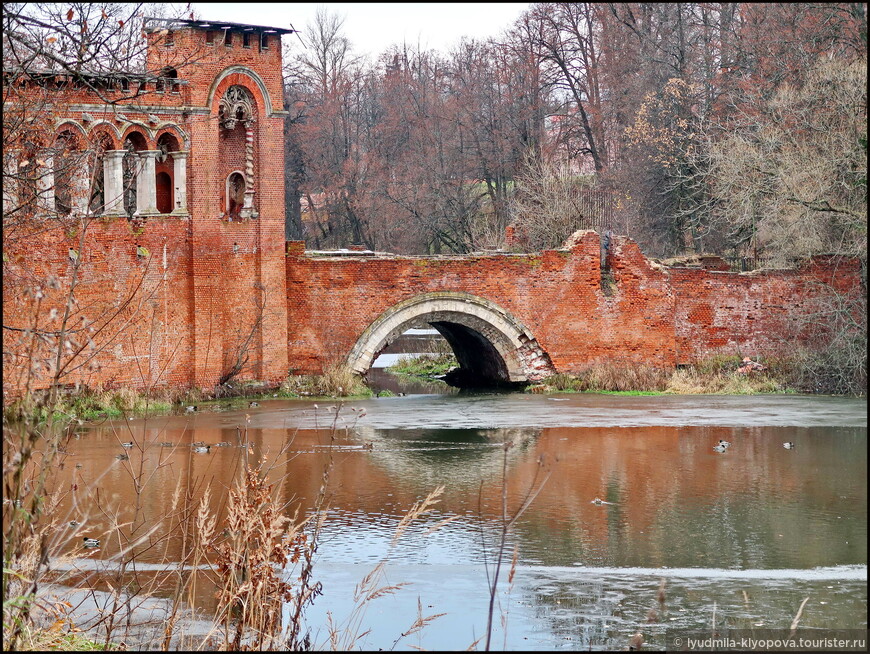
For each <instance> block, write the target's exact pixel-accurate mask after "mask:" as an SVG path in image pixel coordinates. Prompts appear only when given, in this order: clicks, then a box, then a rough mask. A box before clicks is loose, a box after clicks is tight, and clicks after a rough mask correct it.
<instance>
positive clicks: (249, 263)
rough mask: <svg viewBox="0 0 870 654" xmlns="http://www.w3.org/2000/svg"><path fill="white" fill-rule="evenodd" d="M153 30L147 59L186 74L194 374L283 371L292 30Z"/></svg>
mask: <svg viewBox="0 0 870 654" xmlns="http://www.w3.org/2000/svg"><path fill="white" fill-rule="evenodd" d="M167 31H168V33H167ZM147 32H148V36H149V48H148V63H147V68H148V69H149V70H161V71H164V72H165V73H166V76H167V77H168V78H170V79H178V82H173V83H177V84H178V86H179V87H180V93H181V98H182V102H183V105H182V106H181V107H180V109H181V110H182V117H181V118H182V123H181V124H182V125H183V127H184V129H185V130H186V131H187V135H188V139H189V145H188V148H187V149H188V155H187V206H188V208H189V212H190V243H191V251H190V261H191V268H192V270H191V271H190V272H191V274H190V289H189V292H190V297H191V300H192V301H191V302H190V303H189V305H188V306H189V310H190V319H189V324H190V335H189V338H190V342H191V343H192V344H193V348H192V349H193V356H192V358H191V364H192V365H191V368H192V370H191V372H192V376H191V380H190V381H191V383H193V384H194V385H196V386H210V385H212V384H214V383H215V382H216V381H221V380H222V378H223V377H225V376H226V374H227V372H229V371H232V370H234V369H236V368H238V367H240V366H241V367H243V368H244V372H245V374H244V376H251V377H254V378H257V379H266V380H279V379H283V378H284V376H286V374H287V367H288V366H287V348H286V344H287V306H286V281H285V272H284V253H283V251H284V181H283V174H284V148H283V119H284V115H285V112H284V111H283V94H282V68H281V40H280V35H281V34H287V33H290V32H291V30H285V29H280V28H270V27H262V26H255V25H242V24H238V23H223V22H207V21H186V20H172V21H151V22H150V23H149V28H148V30H147ZM176 71H178V72H177V73H176Z"/></svg>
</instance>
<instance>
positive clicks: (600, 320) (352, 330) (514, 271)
mask: <svg viewBox="0 0 870 654" xmlns="http://www.w3.org/2000/svg"><path fill="white" fill-rule="evenodd" d="M599 253H600V243H599V238H598V235H597V234H596V233H595V232H591V231H590V232H585V233H582V234H581V235H580V236H579V238H577V239H576V240H575V242H574V243H573V245H572V247H571V248H570V249H565V250H558V251H554V250H551V251H545V252H542V253H539V254H489V255H474V256H465V257H442V258H432V257H405V256H386V257H385V256H358V257H354V256H340V257H339V256H332V257H328V256H312V255H305V254H304V253H303V251H302V249H301V247H300V245H299V244H298V243H295V242H294V243H291V244H290V245H289V247H288V257H287V294H288V313H287V316H288V334H289V348H288V349H289V360H290V365H291V368H293V369H294V370H295V371H296V372H300V373H313V372H319V371H320V370H322V369H323V368H324V367H325V366H327V365H329V364H331V363H336V362H341V361H344V360H345V359H346V357H347V356H348V353H350V352H352V350H353V349H354V346H355V345H356V344H357V341H358V339H360V337H361V336H362V335H363V333H364V332H365V330H366V329H367V328H368V327H369V325H371V324H372V323H373V322H374V321H376V320H378V318H379V317H380V316H382V315H383V314H384V313H385V312H388V311H390V309H391V307H393V306H395V305H397V304H398V303H400V302H405V301H408V300H409V299H410V298H413V297H415V296H418V295H422V294H427V293H437V292H444V291H451V292H459V293H468V294H471V295H473V296H476V297H480V298H484V299H486V300H488V301H490V302H492V303H494V304H495V305H497V306H499V307H501V308H502V309H503V310H504V311H505V312H507V313H508V314H509V315H510V316H512V317H513V318H514V319H516V321H518V322H519V323H521V324H522V325H524V326H525V327H526V328H527V329H528V332H529V336H531V337H532V338H533V339H535V341H536V343H537V344H538V345H539V346H540V348H541V349H542V350H543V351H544V352H545V353H546V355H548V357H549V359H550V361H551V362H552V366H553V368H554V370H555V371H556V372H567V373H578V372H581V371H582V370H583V369H584V368H587V367H588V366H589V365H591V364H596V363H605V362H611V361H628V362H636V363H644V364H651V365H660V366H664V367H673V366H675V365H677V364H685V363H691V362H693V361H696V360H698V359H700V358H703V357H704V356H707V355H710V354H714V353H720V352H721V353H727V354H741V355H746V354H749V355H753V356H767V355H771V354H774V353H781V352H782V351H783V349H784V348H792V347H793V346H794V345H795V344H796V343H799V342H800V341H801V339H802V338H803V336H805V334H802V333H801V331H800V330H799V329H798V327H797V324H796V322H795V319H797V318H800V317H801V316H802V315H806V314H807V313H808V312H809V311H811V310H812V307H813V306H814V305H813V303H814V302H815V301H816V299H817V298H818V297H819V296H820V294H822V293H823V291H822V289H821V287H820V286H819V282H824V283H833V284H834V286H835V287H838V288H839V289H840V290H844V291H846V290H850V289H851V290H854V289H855V288H859V287H860V284H861V274H860V267H859V265H858V263H857V262H845V263H844V262H842V261H841V262H840V263H839V264H838V267H836V268H834V267H832V265H831V262H829V261H826V260H824V259H815V260H813V261H812V262H809V263H808V264H807V265H805V266H804V267H802V268H800V269H797V270H769V271H757V272H753V273H730V272H721V271H712V270H707V269H690V268H669V267H664V266H660V265H658V264H655V263H653V262H650V261H649V260H647V259H646V258H645V257H644V256H643V254H642V253H641V251H640V249H639V248H638V247H637V245H636V244H635V243H634V242H633V241H632V240H631V239H628V238H625V237H619V236H617V237H614V244H613V246H612V248H611V251H610V254H609V257H608V263H609V268H610V271H611V273H612V276H613V282H614V286H613V289H612V292H611V293H610V294H608V293H606V292H605V291H604V290H603V288H602V282H601V262H600V254H599ZM379 343H380V342H379ZM383 344H385V343H383Z"/></svg>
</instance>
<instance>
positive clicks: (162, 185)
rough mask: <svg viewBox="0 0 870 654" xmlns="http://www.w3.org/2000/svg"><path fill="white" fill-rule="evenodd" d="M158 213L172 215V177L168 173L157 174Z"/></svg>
mask: <svg viewBox="0 0 870 654" xmlns="http://www.w3.org/2000/svg"><path fill="white" fill-rule="evenodd" d="M156 181H157V212H158V213H172V177H170V175H169V173H167V172H163V171H161V172H159V173H157V179H156Z"/></svg>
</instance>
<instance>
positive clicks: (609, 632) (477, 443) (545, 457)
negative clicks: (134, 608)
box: [58, 395, 867, 649]
mask: <svg viewBox="0 0 870 654" xmlns="http://www.w3.org/2000/svg"><path fill="white" fill-rule="evenodd" d="M779 399H782V400H783V401H781V402H780V401H779ZM779 399H778V398H769V397H768V398H728V399H722V398H714V399H710V398H707V400H706V403H699V402H698V399H697V398H673V397H666V398H608V397H601V396H598V397H596V396H565V397H558V398H543V397H532V396H523V395H488V396H464V397H459V396H457V397H436V396H428V397H414V398H411V397H407V398H390V399H384V400H369V401H363V402H355V403H353V404H352V406H351V407H348V406H344V407H340V406H339V405H331V406H323V405H322V404H321V405H319V406H317V408H315V405H314V403H312V402H290V401H268V402H263V407H262V408H260V409H259V410H258V411H256V412H251V411H248V412H245V411H226V412H215V413H201V414H198V415H195V416H176V417H170V418H161V419H157V420H148V421H140V420H134V421H129V422H127V423H120V422H115V423H107V424H105V425H102V426H98V427H93V428H90V429H87V430H85V431H84V432H83V433H82V435H81V437H80V439H79V440H77V441H74V442H73V445H72V446H71V447H70V456H69V457H68V459H67V462H66V465H65V467H64V469H63V470H61V471H60V472H59V475H58V487H59V489H61V490H62V491H64V492H65V493H66V495H65V497H64V499H63V501H62V510H63V511H64V512H65V513H64V515H68V516H69V518H68V519H69V520H73V519H75V520H77V521H79V522H83V523H84V526H83V527H82V528H81V531H82V532H83V533H86V534H88V535H92V534H102V533H104V532H105V531H106V530H108V529H109V528H110V526H111V524H112V523H113V521H117V522H119V523H123V522H126V521H128V520H134V519H135V520H136V521H137V525H138V526H135V525H134V527H136V529H138V531H137V532H136V533H144V532H145V531H147V530H148V529H150V528H152V527H154V526H155V525H158V527H159V528H158V529H157V531H155V533H154V534H153V535H152V536H151V537H149V538H148V539H146V542H147V544H148V545H150V547H147V548H146V547H142V548H141V549H142V553H141V556H140V560H141V561H142V562H143V563H146V564H148V563H159V562H164V561H175V560H179V558H180V555H181V551H182V550H181V548H182V540H181V537H180V535H178V534H172V535H170V536H169V537H164V536H165V533H166V531H167V530H168V529H169V526H168V522H167V523H166V524H165V525H161V524H158V523H161V520H163V521H164V522H166V521H165V520H164V518H163V516H165V514H166V511H167V507H170V506H172V505H173V502H174V498H175V497H176V493H177V492H179V491H178V490H177V489H180V492H181V496H182V497H183V498H186V501H187V502H189V504H190V505H191V506H195V505H196V503H197V502H198V501H199V498H200V497H201V496H202V493H203V491H204V489H205V487H206V486H210V487H211V488H212V490H213V494H212V497H213V506H214V508H215V509H216V510H217V511H218V512H219V513H220V512H222V511H223V505H224V503H225V490H224V489H226V488H229V487H230V486H231V485H232V484H233V482H234V479H235V477H236V475H237V472H238V470H239V468H240V465H241V463H242V462H243V461H244V459H245V458H246V457H247V458H249V460H253V461H258V462H259V461H261V460H265V461H267V462H268V463H269V465H271V466H272V467H273V472H272V475H273V479H275V480H278V479H280V480H281V483H282V491H281V492H282V499H283V502H284V503H285V505H286V507H287V510H288V511H292V510H294V509H295V508H296V507H300V509H301V511H302V512H303V513H304V512H305V511H307V510H310V508H311V506H312V503H313V501H314V498H315V497H316V494H317V492H318V490H319V488H320V485H321V482H322V473H323V470H324V467H325V466H326V465H327V463H328V462H329V461H330V460H332V461H333V470H332V473H331V478H330V486H329V505H330V507H331V514H330V520H329V521H328V522H327V526H326V531H325V533H324V541H323V545H322V547H321V549H320V560H319V562H318V564H319V565H318V567H316V574H321V575H322V577H321V581H323V582H324V584H325V586H326V587H327V594H326V597H325V598H324V600H323V603H322V604H321V605H320V607H318V608H315V609H313V612H312V614H311V617H312V620H315V619H317V618H318V616H319V617H320V618H323V619H324V620H325V615H322V614H321V613H318V611H321V610H325V609H326V608H330V610H332V611H333V612H334V614H335V615H338V614H339V611H340V610H341V607H343V606H349V605H348V604H347V603H348V601H349V600H348V599H347V598H349V597H350V596H351V595H352V590H353V586H354V585H355V584H356V583H357V582H358V581H359V579H360V578H361V577H362V575H364V574H365V573H367V572H368V571H369V570H370V569H371V566H372V565H374V564H375V563H376V562H377V561H378V560H380V558H381V557H383V556H384V555H385V554H386V553H387V552H388V551H389V552H390V561H391V566H392V570H393V573H392V574H393V575H394V581H412V582H417V583H415V586H414V591H413V597H404V596H403V597H404V599H403V600H402V602H403V603H404V604H403V606H402V607H396V608H395V610H394V611H393V610H392V609H391V610H385V613H384V616H385V617H384V624H375V625H374V632H373V634H377V633H380V632H382V631H383V632H384V633H385V634H386V631H388V627H389V626H390V624H393V625H395V620H393V621H392V622H390V623H389V624H388V621H387V619H386V616H395V615H401V614H402V612H403V611H404V610H405V609H406V608H408V607H410V608H411V609H413V610H412V611H411V614H410V616H411V617H410V619H409V621H408V624H410V622H412V621H413V618H414V617H415V616H414V613H415V611H416V596H417V595H421V596H422V597H423V598H424V601H426V602H428V603H429V604H433V605H434V606H435V608H434V609H433V610H432V611H430V613H431V612H436V611H444V610H447V611H450V612H451V615H454V614H461V617H460V616H459V615H454V617H452V618H447V619H445V624H446V625H453V626H455V627H456V629H457V630H459V632H458V633H461V634H462V637H461V638H459V637H458V636H457V637H456V638H457V640H449V639H447V640H444V639H445V638H446V636H444V633H445V631H444V630H445V628H446V627H445V626H439V628H438V629H437V632H438V634H439V635H437V636H434V635H433V636H432V637H431V638H429V639H427V640H425V641H423V642H424V646H426V647H429V648H438V647H448V648H456V647H461V648H465V647H467V646H468V645H469V644H470V643H471V642H472V641H473V638H471V633H472V628H471V626H473V627H474V629H476V630H477V631H476V632H475V633H477V635H479V634H480V629H481V625H482V624H483V625H485V604H486V602H485V599H486V594H485V588H486V581H485V579H486V574H485V571H484V568H483V561H484V551H487V552H489V553H490V554H491V552H492V549H491V548H492V537H493V536H494V534H495V533H496V532H497V529H498V526H499V525H500V520H501V517H502V471H503V469H505V467H506V470H507V478H506V482H505V490H506V494H507V505H508V508H509V511H512V510H513V509H514V508H516V507H518V506H519V505H520V504H521V503H522V502H523V501H524V499H525V498H526V497H527V495H528V493H529V489H530V488H532V487H534V486H535V485H536V484H537V482H538V481H539V480H540V479H541V476H542V474H549V478H548V480H547V482H546V484H545V485H544V486H543V489H542V490H541V492H540V494H539V495H538V496H537V498H536V499H535V501H534V503H533V504H532V506H531V508H530V509H529V510H528V511H527V512H526V513H525V514H524V515H523V516H522V518H521V519H520V520H519V521H517V523H516V525H515V527H514V529H513V532H512V535H511V541H510V543H509V551H511V552H512V551H513V547H514V545H516V546H518V548H519V550H518V551H519V556H520V559H519V571H518V574H517V579H516V581H515V582H514V584H515V590H514V594H513V595H512V596H511V599H509V600H508V599H507V598H505V600H504V601H505V602H506V603H507V605H509V606H510V611H511V614H510V625H511V630H510V636H509V637H510V638H511V640H510V642H509V646H510V647H511V648H514V649H522V648H526V646H528V648H529V649H534V648H535V647H544V648H555V647H562V646H565V647H568V646H571V647H586V646H590V645H593V646H595V647H606V646H615V645H618V646H619V647H622V646H623V645H624V642H622V641H618V639H617V637H618V634H619V633H621V632H620V630H622V629H625V628H628V627H629V626H631V625H636V624H638V623H643V622H644V621H646V619H647V613H648V612H649V610H650V608H651V606H652V605H653V604H654V603H655V596H656V589H657V587H658V583H659V578H660V577H661V576H662V575H664V576H666V577H668V579H669V581H668V605H667V607H666V610H661V611H659V613H660V615H658V616H656V620H655V621H654V622H653V623H652V624H656V625H659V627H657V628H658V629H659V631H658V632H656V630H655V629H652V631H651V632H650V638H652V639H653V640H654V639H655V638H656V637H659V636H662V634H663V633H664V631H663V630H664V629H665V628H666V627H668V626H669V625H670V626H674V625H677V626H680V627H681V628H685V629H696V628H700V626H703V625H704V624H705V621H707V622H708V621H709V615H708V613H706V612H707V611H709V608H710V606H711V605H712V602H713V601H716V602H717V605H718V606H719V607H720V608H719V610H720V611H721V615H722V616H724V617H723V619H725V617H727V618H728V619H731V620H733V621H735V623H737V622H739V621H740V620H746V621H748V620H753V621H756V622H758V621H763V622H767V623H777V624H778V623H781V622H782V621H790V620H791V618H792V617H793V616H794V613H795V611H796V605H795V604H794V602H795V598H797V602H798V603H799V602H800V600H801V599H802V597H799V596H800V595H801V594H802V593H808V594H812V596H813V597H814V600H813V602H816V600H818V602H827V603H825V604H818V605H816V604H813V607H814V608H813V610H812V612H810V611H808V612H807V614H806V615H807V617H806V620H807V621H808V622H810V623H812V624H815V625H817V626H820V627H822V626H828V627H833V626H850V627H855V626H858V627H860V626H865V625H866V617H865V615H866V600H867V594H866V589H865V588H864V584H865V583H866V548H867V521H866V515H867V482H866V479H867V475H866V472H867V467H866V466H867V454H866V408H865V407H864V405H863V404H862V403H859V402H849V401H846V402H843V401H842V400H841V399H839V398H804V402H803V403H800V402H795V401H794V398H784V399H783V398H779ZM552 400H558V401H552ZM826 400H831V402H830V403H827V402H826ZM702 406H703V407H705V410H704V412H703V415H701V416H700V417H696V418H692V419H691V420H687V419H686V416H693V415H695V414H697V413H698V412H699V407H702ZM801 407H803V408H801ZM363 408H364V409H365V410H366V414H365V415H363V416H362V417H361V415H362V412H361V411H360V410H359V409H363ZM352 409H355V410H352ZM766 414H769V415H770V417H769V418H768V419H767V420H766V421H767V422H769V423H772V424H764V423H765V419H764V416H765V415H766ZM711 416H712V417H711ZM714 418H715V419H714ZM656 422H658V423H659V424H655V423H656ZM715 422H720V423H725V424H724V425H723V424H710V423H715ZM580 423H585V424H586V425H591V426H582V425H581V424H580ZM638 423H641V424H638ZM687 423H696V424H687ZM697 423H700V424H697ZM825 423H831V424H825ZM433 424H434V425H436V426H433ZM451 424H453V425H459V426H458V427H450V425H451ZM798 424H804V425H808V426H795V425H798ZM437 425H444V426H443V427H441V426H437ZM566 425H567V426H566ZM333 427H334V428H333ZM720 439H723V440H728V441H730V442H731V443H732V446H731V447H730V448H728V450H727V451H725V452H723V453H717V452H715V451H714V450H713V445H714V444H716V443H717V442H718V441H719V440H720ZM124 441H133V442H134V447H133V448H130V449H129V450H124V449H123V448H122V447H121V445H120V444H121V442H124ZM197 441H202V442H205V443H209V444H212V445H213V447H212V448H211V449H210V451H209V452H208V453H206V454H198V453H196V452H194V451H193V448H192V447H191V444H192V443H195V442H197ZM783 441H794V442H795V443H797V447H796V449H795V450H786V449H784V448H783V447H782V442H783ZM221 442H224V443H228V445H225V446H221V447H217V446H216V444H217V443H221ZM165 443H171V444H172V445H171V446H170V445H165ZM506 445H509V447H505V446H506ZM122 451H126V452H127V453H128V455H129V460H128V461H118V460H117V459H116V458H115V457H116V455H117V454H118V453H120V452H122ZM505 457H506V458H505ZM73 463H75V464H81V467H78V466H76V465H73ZM133 479H137V480H140V481H141V482H142V483H141V486H142V488H143V491H142V493H141V494H139V495H137V494H136V493H134V492H133V488H134V484H133V481H132V480H133ZM439 485H444V486H445V487H446V490H445V492H444V495H443V497H442V499H441V502H440V503H439V504H438V506H437V511H436V512H435V513H434V514H433V515H432V516H430V517H429V518H428V519H427V520H426V521H424V523H423V524H421V525H418V526H415V527H413V528H412V529H410V530H409V532H408V533H407V534H406V535H405V536H404V537H403V539H402V540H401V541H400V543H399V544H398V545H396V546H391V545H390V541H391V539H392V535H393V530H394V529H395V527H396V525H397V524H398V522H399V520H400V519H401V517H402V516H403V515H404V513H405V512H406V511H407V510H408V509H409V508H410V507H411V506H412V505H413V503H414V502H416V501H417V500H419V499H420V498H421V497H423V496H425V495H426V494H428V493H429V492H430V491H431V490H432V489H433V488H435V487H436V486H439ZM595 498H600V499H601V500H604V501H605V502H607V503H606V504H594V503H592V500H593V499H595ZM445 517H458V519H456V520H455V521H453V522H451V523H450V524H448V525H447V526H445V527H444V528H442V529H441V530H439V531H436V532H434V533H432V534H427V533H426V531H427V529H428V528H429V527H430V526H432V525H433V524H435V523H437V522H438V521H439V520H441V519H442V518H445ZM131 529H132V528H125V529H124V530H121V532H118V533H122V532H123V533H124V534H129V532H130V531H131ZM125 538H126V541H125ZM125 538H111V537H107V538H105V539H104V546H103V547H102V548H101V549H100V551H99V552H98V553H95V554H89V556H90V557H91V558H104V559H106V558H111V557H112V556H113V555H115V554H116V553H117V552H118V551H119V549H120V548H122V547H124V546H125V543H126V542H129V538H130V536H129V535H128V536H126V537H125ZM71 544H74V543H71ZM391 547H392V549H391ZM484 547H486V548H488V549H486V550H485V549H484ZM819 569H828V570H829V572H827V573H824V574H821V575H819ZM686 570H689V571H695V572H685V571H686ZM681 571H683V572H681ZM693 575H694V576H693ZM351 578H353V581H349V580H350V579H351ZM743 591H746V595H747V596H748V597H749V601H748V603H747V600H746V597H745V596H744V593H743ZM805 596H806V595H803V597H805ZM822 598H827V599H822ZM199 601H200V602H202V604H203V605H204V606H209V603H210V602H211V601H213V600H212V599H210V598H209V596H208V593H206V592H203V596H202V597H200V598H199ZM400 603H401V602H400ZM405 605H407V606H405ZM384 606H392V605H391V604H385V605H384ZM481 606H483V607H484V609H483V612H481V611H480V610H479V609H480V607H481ZM835 606H836V608H834V607H835ZM377 615H378V614H377V613H376V614H374V616H375V620H374V621H375V623H377V622H378V619H377V618H376V616H377ZM451 620H456V622H451ZM481 620H482V621H483V622H481ZM741 624H742V623H741ZM469 625H471V626H469ZM405 626H407V625H405ZM451 628H452V627H451ZM448 631H449V630H448ZM656 634H658V635H659V636H656ZM372 637H373V638H375V640H372V641H371V642H370V643H369V645H371V646H373V647H380V646H384V645H385V644H386V645H389V644H391V643H392V640H393V639H395V634H393V635H392V636H391V637H389V639H388V640H384V641H379V640H377V639H376V638H377V637H376V636H372ZM384 638H387V636H386V635H384ZM648 640H649V639H648ZM459 641H461V642H459ZM415 642H416V641H415Z"/></svg>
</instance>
